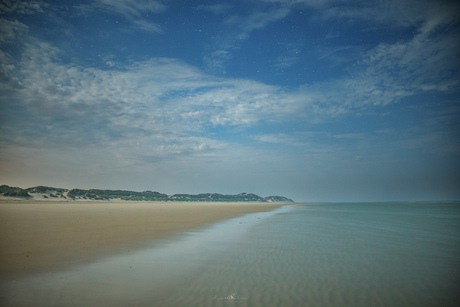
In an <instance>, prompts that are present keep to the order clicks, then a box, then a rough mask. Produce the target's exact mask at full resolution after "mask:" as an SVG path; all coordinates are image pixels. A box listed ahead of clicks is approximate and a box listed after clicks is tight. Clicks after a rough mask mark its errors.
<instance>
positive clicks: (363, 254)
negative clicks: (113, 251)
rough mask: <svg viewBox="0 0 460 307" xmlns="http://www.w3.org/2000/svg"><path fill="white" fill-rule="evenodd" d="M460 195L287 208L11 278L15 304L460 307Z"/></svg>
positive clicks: (10, 297) (8, 301)
mask: <svg viewBox="0 0 460 307" xmlns="http://www.w3.org/2000/svg"><path fill="white" fill-rule="evenodd" d="M459 268H460V203H336V204H331V203H329V204H313V205H297V206H287V207H283V208H280V209H277V210H275V211H272V212H264V213H256V214H250V215H246V216H244V217H240V218H236V219H232V220H228V221H225V222H222V223H218V224H216V225H214V226H212V227H210V228H206V229H203V230H200V231H196V232H191V233H188V234H186V235H184V236H181V237H178V238H176V239H175V240H173V241H164V242H162V243H157V244H155V245H153V246H152V248H150V249H146V250H143V251H138V252H136V253H131V254H126V255H119V256H116V257H111V258H107V259H104V260H101V261H99V262H96V263H93V264H89V265H86V266H82V267H77V268H74V269H72V270H68V271H63V272H56V273H52V274H44V275H40V276H34V277H31V278H27V279H23V280H17V281H16V282H14V283H8V284H4V283H3V284H2V294H1V299H2V303H3V304H4V305H5V306H31V305H30V304H31V303H33V305H34V306H108V305H110V306H127V305H132V306H233V305H235V304H237V306H353V307H359V306H366V307H367V306H392V307H398V306H460V304H459V303H460V296H459V294H457V293H459V290H460V289H459V288H460V286H459V285H460V270H459Z"/></svg>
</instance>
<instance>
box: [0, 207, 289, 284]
mask: <svg viewBox="0 0 460 307" xmlns="http://www.w3.org/2000/svg"><path fill="white" fill-rule="evenodd" d="M282 205H284V204H282V203H192V202H190V203H174V202H169V203H163V202H102V201H94V202H80V201H74V202H56V201H52V202H51V201H50V202H46V201H20V202H13V201H2V202H0V278H1V279H14V278H18V277H22V276H26V275H30V274H35V273H42V272H48V271H52V270H57V269H62V268H64V267H68V266H71V265H77V264H82V263H86V262H90V261H94V260H97V259H98V258H101V257H104V256H107V255H111V254H114V253H124V252H129V251H131V250H133V249H137V248H142V247H145V246H148V245H149V244H152V242H153V241H155V240H160V239H166V238H168V237H172V236H174V235H177V234H179V233H181V232H184V231H188V230H192V229H194V228H198V227H202V226H205V225H207V224H210V223H214V222H217V221H219V220H223V219H229V218H232V217H236V216H240V215H243V214H247V213H253V212H264V211H271V210H273V209H275V208H277V207H280V206H282Z"/></svg>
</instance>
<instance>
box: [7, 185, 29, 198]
mask: <svg viewBox="0 0 460 307" xmlns="http://www.w3.org/2000/svg"><path fill="white" fill-rule="evenodd" d="M0 194H2V195H3V196H9V197H30V195H29V193H27V190H25V189H21V188H18V187H10V186H7V185H1V186H0Z"/></svg>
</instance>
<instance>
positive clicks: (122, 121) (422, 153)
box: [0, 0, 460, 202]
mask: <svg viewBox="0 0 460 307" xmlns="http://www.w3.org/2000/svg"><path fill="white" fill-rule="evenodd" d="M458 16H460V5H459V4H458V3H457V2H456V1H435V0H425V1H420V0H379V1H356V0H353V1H351V0H341V1H340V0H324V1H317V0H244V1H243V0H242V1H239V0H234V1H211V0H209V1H178V0H177V1H176V0H170V1H161V0H154V1H142V0H95V1H59V2H55V1H47V0H34V1H10V0H0V46H1V48H0V129H1V133H0V184H7V185H10V186H19V187H23V188H27V187H33V186H37V185H45V186H53V187H61V188H69V189H72V188H82V189H88V188H97V189H122V190H133V191H145V190H151V191H158V192H161V193H166V194H168V195H171V194H176V193H188V194H198V193H221V194H238V193H241V192H247V193H255V194H257V195H260V196H269V195H281V196H285V197H288V198H292V199H294V200H295V201H298V202H302V201H372V200H376V201H379V200H454V199H457V200H458V199H460V189H459V187H460V165H459V158H458V157H460V141H459V140H460V138H459V131H460V129H459V128H460V127H459V126H460V120H459V112H460V105H459V102H460V78H459V67H460V53H459V50H460V35H459V34H460V22H459V21H458Z"/></svg>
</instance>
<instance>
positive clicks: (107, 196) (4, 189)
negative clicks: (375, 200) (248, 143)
mask: <svg viewBox="0 0 460 307" xmlns="http://www.w3.org/2000/svg"><path fill="white" fill-rule="evenodd" d="M29 193H34V194H40V195H41V196H42V197H43V198H58V197H60V198H64V199H67V198H70V199H72V200H77V199H80V200H84V199H87V200H111V199H120V200H125V201H189V202H194V201H196V202H198V201H200V202H213V201H214V202H292V201H293V200H291V199H289V198H286V197H283V196H268V197H265V198H264V197H260V196H258V195H256V194H252V193H240V194H237V195H226V194H218V193H201V194H195V195H194V194H174V195H171V196H169V195H166V194H163V193H160V192H152V191H144V192H135V191H125V190H99V189H89V190H83V189H72V190H68V189H62V188H53V187H47V186H36V187H33V188H28V189H21V188H17V187H9V186H7V185H2V186H0V195H3V196H9V197H21V198H29V197H31V195H30V194H29Z"/></svg>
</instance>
